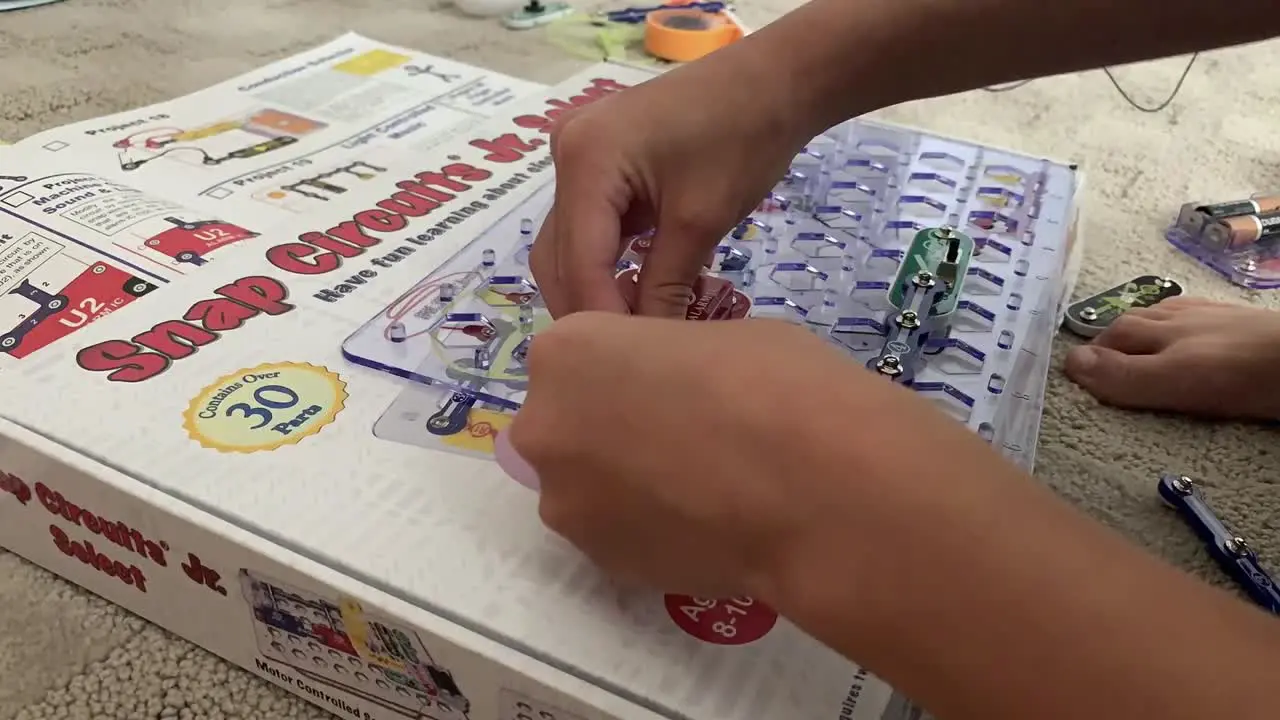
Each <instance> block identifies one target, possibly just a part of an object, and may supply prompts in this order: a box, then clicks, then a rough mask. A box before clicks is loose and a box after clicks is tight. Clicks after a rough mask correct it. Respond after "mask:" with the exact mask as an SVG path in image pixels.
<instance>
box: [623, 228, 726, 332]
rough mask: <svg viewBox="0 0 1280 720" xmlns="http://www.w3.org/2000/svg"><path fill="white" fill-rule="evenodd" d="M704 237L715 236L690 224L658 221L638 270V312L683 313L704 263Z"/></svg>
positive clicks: (645, 313)
mask: <svg viewBox="0 0 1280 720" xmlns="http://www.w3.org/2000/svg"><path fill="white" fill-rule="evenodd" d="M707 237H710V238H712V240H711V242H714V240H715V238H716V237H717V235H716V234H715V233H714V232H711V233H706V232H704V231H703V229H702V228H700V227H698V226H696V225H693V224H690V223H681V222H673V221H668V222H665V223H664V222H663V221H662V220H661V219H660V220H659V221H658V229H657V232H656V233H655V234H654V237H653V247H652V249H650V250H649V254H648V255H647V256H646V257H645V260H644V266H643V267H641V269H640V287H639V293H638V294H639V300H638V303H637V304H638V307H637V310H638V312H639V314H641V315H649V316H654V317H671V318H682V317H684V316H685V313H686V311H687V309H688V307H689V302H690V300H691V298H692V293H693V284H694V282H695V281H696V280H697V279H698V276H699V275H700V274H701V273H702V268H703V265H704V264H705V263H706V262H707V252H708V250H707V248H708V245H709V242H708V241H707Z"/></svg>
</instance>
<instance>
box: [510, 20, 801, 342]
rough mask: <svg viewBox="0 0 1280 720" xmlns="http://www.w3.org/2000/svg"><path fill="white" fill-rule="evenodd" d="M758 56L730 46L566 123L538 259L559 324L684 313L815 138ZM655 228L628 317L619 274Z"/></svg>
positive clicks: (555, 144) (536, 268)
mask: <svg viewBox="0 0 1280 720" xmlns="http://www.w3.org/2000/svg"><path fill="white" fill-rule="evenodd" d="M742 45H743V46H744V47H745V46H747V45H750V43H749V42H747V41H744V42H743V43H742ZM749 50H750V48H747V52H748V54H747V55H745V56H744V55H743V50H742V49H740V48H738V47H731V48H727V49H726V50H723V51H721V52H718V53H715V54H713V55H711V56H708V57H707V58H705V59H703V60H700V61H698V62H695V63H691V64H689V65H686V66H684V67H681V68H679V69H677V70H674V71H671V72H669V73H667V74H665V75H663V76H661V77H658V78H655V79H653V80H650V81H648V82H645V83H643V84H642V85H639V86H637V87H633V88H630V89H628V90H626V91H624V92H622V93H620V94H617V95H614V96H611V97H607V98H604V99H602V100H599V101H597V102H595V103H594V104H592V105H589V106H586V107H584V108H582V109H580V110H577V111H575V112H573V113H571V114H569V115H566V116H564V117H562V118H561V119H560V122H559V124H558V126H557V127H556V129H555V131H554V133H553V135H552V150H551V152H552V156H553V158H554V160H555V168H556V196H555V202H554V205H553V206H552V209H551V212H550V214H549V215H548V216H547V219H546V221H545V222H544V223H543V226H542V229H541V230H540V232H539V233H538V238H537V241H536V242H535V243H534V246H533V251H532V253H531V256H530V264H531V266H532V268H533V273H534V277H535V278H536V279H537V281H538V286H539V288H540V289H541V291H542V294H543V297H544V298H545V300H546V302H547V307H548V309H549V310H550V311H551V313H552V315H553V316H555V317H560V316H563V315H566V314H568V313H571V312H577V311H581V310H604V311H610V312H617V313H627V312H630V311H633V310H634V311H635V312H636V313H637V314H643V315H658V316H669V317H680V316H682V315H683V312H684V309H685V305H686V304H687V298H688V294H689V290H690V286H691V285H692V283H693V281H694V280H695V279H696V278H697V276H698V274H699V272H700V270H701V268H702V267H703V265H704V263H705V262H706V260H707V258H708V257H710V255H711V251H712V249H713V248H714V247H715V245H716V244H717V243H718V242H719V240H720V238H722V237H723V236H724V235H725V234H726V233H727V232H728V231H729V230H730V229H731V228H732V227H733V226H734V225H735V224H736V223H738V222H739V221H741V220H742V218H744V217H746V216H747V214H748V213H749V212H750V211H751V209H752V208H753V207H754V206H755V205H756V204H757V203H758V202H759V201H760V200H761V199H762V198H763V197H764V196H765V195H766V194H767V193H768V191H769V190H770V188H772V187H773V185H774V183H776V182H777V181H778V180H779V179H781V177H782V176H783V174H784V173H785V172H786V169H787V166H788V163H789V162H790V159H791V158H792V157H793V156H794V155H795V153H796V152H797V151H798V150H799V148H800V147H801V146H802V145H803V143H804V141H806V140H807V139H808V138H807V137H804V136H803V133H802V132H800V130H799V129H798V125H795V123H796V120H795V119H794V118H792V117H790V116H789V114H788V112H787V107H786V105H785V103H783V102H781V101H780V99H777V98H769V96H768V95H767V94H765V93H764V92H763V90H765V88H764V87H763V86H764V85H766V84H768V83H776V82H777V80H776V79H774V78H773V77H772V76H773V75H776V72H774V70H773V69H769V68H762V67H761V63H760V62H758V61H755V60H751V59H750V58H751V56H750V54H749ZM735 53H736V54H735ZM743 57H745V58H747V61H744V60H743V59H742V58H743ZM735 58H737V59H735ZM793 125H794V126H793ZM649 230H654V231H655V236H654V238H653V245H652V249H651V250H650V251H649V253H648V255H647V256H646V259H645V264H644V269H643V271H642V272H641V273H640V279H639V297H638V307H635V308H629V307H628V306H627V303H626V302H625V301H624V299H623V298H622V297H621V295H620V294H619V292H618V288H617V286H616V284H615V283H614V282H613V276H614V273H615V266H616V264H617V261H618V257H619V255H620V254H621V252H622V249H623V242H624V240H625V239H626V238H628V237H632V236H635V235H638V234H640V233H643V232H647V231H649Z"/></svg>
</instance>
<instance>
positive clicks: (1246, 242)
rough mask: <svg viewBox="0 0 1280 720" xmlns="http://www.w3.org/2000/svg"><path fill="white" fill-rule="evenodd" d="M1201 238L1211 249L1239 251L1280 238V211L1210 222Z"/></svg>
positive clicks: (1236, 216)
mask: <svg viewBox="0 0 1280 720" xmlns="http://www.w3.org/2000/svg"><path fill="white" fill-rule="evenodd" d="M1203 237H1204V240H1205V241H1206V242H1207V243H1208V244H1210V245H1211V246H1212V247H1215V248H1220V249H1223V250H1239V249H1241V248H1245V247H1248V246H1250V245H1254V244H1257V243H1260V242H1263V241H1266V240H1273V239H1276V238H1280V210H1276V211H1272V212H1267V213H1259V214H1256V215H1253V214H1250V215H1235V216H1231V217H1225V218H1221V219H1218V220H1213V221H1210V222H1209V223H1207V224H1206V225H1205V227H1204V235H1203Z"/></svg>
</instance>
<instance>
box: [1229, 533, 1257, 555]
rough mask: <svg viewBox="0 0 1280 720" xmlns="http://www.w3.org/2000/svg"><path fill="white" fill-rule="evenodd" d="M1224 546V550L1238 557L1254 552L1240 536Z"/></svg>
mask: <svg viewBox="0 0 1280 720" xmlns="http://www.w3.org/2000/svg"><path fill="white" fill-rule="evenodd" d="M1222 546H1223V549H1225V550H1226V551H1227V552H1229V553H1231V554H1232V555H1235V556H1236V557H1243V556H1245V555H1248V554H1249V553H1250V552H1251V551H1252V548H1250V547H1249V543H1248V542H1246V541H1245V539H1244V538H1242V537H1240V536H1239V535H1237V536H1235V537H1233V538H1231V539H1230V540H1227V541H1226V542H1225V543H1223V544H1222Z"/></svg>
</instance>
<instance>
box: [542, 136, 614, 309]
mask: <svg viewBox="0 0 1280 720" xmlns="http://www.w3.org/2000/svg"><path fill="white" fill-rule="evenodd" d="M583 143H584V141H580V140H575V139H572V138H570V137H568V136H561V137H560V138H559V140H558V142H557V144H556V154H555V160H556V196H555V205H554V206H553V208H552V214H553V215H554V217H555V220H554V223H553V227H552V228H551V232H553V233H554V234H549V235H548V236H547V237H548V238H549V239H551V240H552V242H551V245H550V247H551V253H552V254H553V255H554V261H555V270H553V271H550V272H551V274H552V277H553V278H554V285H555V287H554V288H553V289H552V291H551V292H552V297H553V298H555V300H554V302H556V303H557V304H558V305H560V308H559V310H560V312H556V311H554V310H553V311H552V316H554V317H560V316H563V315H567V314H569V313H573V312H580V311H583V310H602V311H605V312H613V313H624V314H625V313H627V312H628V308H627V305H626V303H625V302H623V300H622V296H621V295H620V294H619V292H618V288H617V285H616V284H615V283H614V281H613V276H614V273H615V270H616V269H617V265H618V256H619V255H620V253H621V244H622V220H621V218H622V215H623V214H624V213H625V212H626V210H627V208H628V207H629V205H630V200H631V198H630V190H629V189H628V188H627V186H626V183H625V180H624V179H623V178H622V177H621V175H620V174H619V173H618V170H617V169H616V168H609V167H605V166H604V164H602V163H601V162H600V161H599V160H598V159H597V158H595V157H593V156H592V155H591V150H592V149H593V148H585V149H579V148H580V147H582V146H583ZM544 227H545V225H544ZM549 261H550V258H546V259H545V260H544V262H549ZM548 309H549V310H550V309H551V308H550V306H548Z"/></svg>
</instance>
